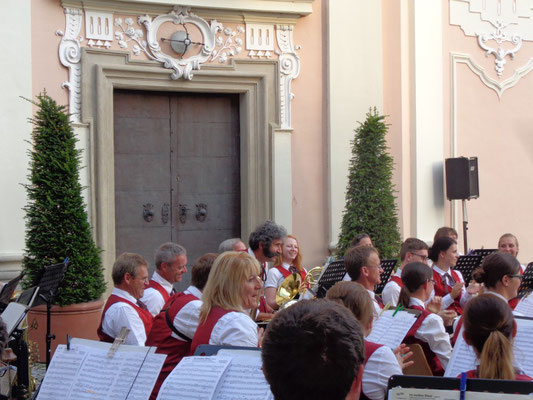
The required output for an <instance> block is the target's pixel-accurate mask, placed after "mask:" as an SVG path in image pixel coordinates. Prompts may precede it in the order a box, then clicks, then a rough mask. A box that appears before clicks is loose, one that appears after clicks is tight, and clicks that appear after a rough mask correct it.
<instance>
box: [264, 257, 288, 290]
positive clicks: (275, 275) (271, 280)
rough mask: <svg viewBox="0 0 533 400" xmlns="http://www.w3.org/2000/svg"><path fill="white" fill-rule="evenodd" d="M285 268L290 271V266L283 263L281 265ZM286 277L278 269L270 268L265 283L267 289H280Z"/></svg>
mask: <svg viewBox="0 0 533 400" xmlns="http://www.w3.org/2000/svg"><path fill="white" fill-rule="evenodd" d="M281 266H282V267H283V268H285V269H286V270H287V271H290V270H289V268H290V265H289V264H287V263H283V264H282V265H281ZM284 279H285V277H284V276H283V274H282V273H281V272H280V270H279V269H277V268H270V269H269V270H268V273H267V279H266V281H265V289H266V288H267V287H275V288H276V289H277V288H279V287H280V285H281V283H282V282H283V280H284Z"/></svg>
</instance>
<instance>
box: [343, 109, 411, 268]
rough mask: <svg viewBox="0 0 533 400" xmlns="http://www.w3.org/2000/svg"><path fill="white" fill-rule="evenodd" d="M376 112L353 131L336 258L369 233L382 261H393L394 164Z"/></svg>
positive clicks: (395, 236)
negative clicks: (359, 237)
mask: <svg viewBox="0 0 533 400" xmlns="http://www.w3.org/2000/svg"><path fill="white" fill-rule="evenodd" d="M384 119H385V117H384V116H382V115H379V114H378V112H377V110H376V109H375V108H374V110H371V111H369V112H368V113H367V114H366V120H365V122H364V123H362V124H360V126H359V127H358V128H357V129H356V131H355V138H354V139H353V141H352V158H351V160H350V169H349V176H348V187H347V191H346V207H345V210H344V215H343V218H342V226H341V234H340V237H339V243H338V249H339V255H344V253H345V251H346V250H347V249H348V248H349V247H350V245H351V242H352V239H353V238H354V237H355V236H356V235H357V234H359V233H368V234H369V235H370V237H371V238H372V242H373V243H374V246H375V247H376V248H377V249H378V250H379V253H380V256H381V258H382V259H385V258H396V257H398V253H399V251H400V232H399V230H398V216H397V213H396V204H395V202H394V200H395V196H394V187H393V185H392V181H391V180H392V168H393V160H392V157H391V156H390V155H389V154H388V152H387V144H386V141H385V136H386V134H387V125H386V124H385V123H384V122H383V120H384Z"/></svg>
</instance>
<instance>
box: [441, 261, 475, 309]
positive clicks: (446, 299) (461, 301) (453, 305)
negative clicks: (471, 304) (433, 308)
mask: <svg viewBox="0 0 533 400" xmlns="http://www.w3.org/2000/svg"><path fill="white" fill-rule="evenodd" d="M445 273H446V272H444V271H443V270H442V269H440V268H439V267H437V266H436V265H433V279H434V280H435V288H434V289H433V293H432V294H431V297H433V296H441V297H442V309H443V310H454V311H456V312H457V314H462V313H463V307H464V306H465V305H466V303H467V302H468V300H470V298H471V297H472V295H471V294H469V293H468V292H467V291H466V288H465V286H463V289H462V291H461V294H460V295H459V297H458V298H457V299H455V300H454V299H453V298H452V296H450V294H449V293H450V292H451V290H452V288H453V286H450V285H447V284H446V283H445V282H446V279H445V278H444V274H445ZM448 274H450V275H451V277H452V279H453V280H454V281H455V283H458V282H464V279H463V275H462V274H461V273H460V272H459V271H456V270H454V269H451V268H450V269H449V270H448Z"/></svg>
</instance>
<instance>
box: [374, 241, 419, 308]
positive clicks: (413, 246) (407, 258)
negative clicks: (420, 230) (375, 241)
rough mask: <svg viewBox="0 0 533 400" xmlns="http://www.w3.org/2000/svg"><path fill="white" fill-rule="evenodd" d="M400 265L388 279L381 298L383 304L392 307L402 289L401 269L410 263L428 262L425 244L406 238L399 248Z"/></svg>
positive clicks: (395, 303)
mask: <svg viewBox="0 0 533 400" xmlns="http://www.w3.org/2000/svg"><path fill="white" fill-rule="evenodd" d="M400 260H401V264H400V266H399V267H398V269H397V270H396V273H395V274H394V275H393V276H392V277H391V278H390V280H389V281H388V282H387V284H386V285H385V287H384V288H383V293H382V294H381V297H382V299H383V302H384V303H385V304H387V303H390V304H391V305H392V306H393V307H396V305H397V304H398V297H400V290H401V288H402V269H403V267H405V266H406V265H407V264H409V263H411V262H415V261H418V262H422V263H424V264H427V262H428V245H427V244H426V242H424V241H422V240H420V239H417V238H408V239H405V241H404V242H403V243H402V247H401V248H400Z"/></svg>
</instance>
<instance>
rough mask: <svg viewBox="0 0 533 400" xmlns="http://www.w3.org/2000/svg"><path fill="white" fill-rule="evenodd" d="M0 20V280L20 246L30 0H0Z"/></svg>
mask: <svg viewBox="0 0 533 400" xmlns="http://www.w3.org/2000/svg"><path fill="white" fill-rule="evenodd" d="M0 9H1V10H3V11H5V13H4V15H7V16H8V18H4V21H3V22H2V24H0V37H2V42H3V44H4V45H3V46H2V57H1V59H0V70H1V71H2V74H0V87H1V88H2V90H1V91H0V109H1V110H2V112H1V113H0V127H1V130H0V159H1V160H2V166H3V168H2V173H1V174H0V190H1V192H2V196H0V221H1V223H0V280H5V279H9V278H10V277H13V276H14V275H16V274H17V270H18V269H19V267H20V262H21V260H22V250H23V248H24V232H25V226H24V211H23V210H22V207H24V206H25V205H26V192H25V189H24V187H22V185H21V184H22V183H26V177H27V175H28V161H29V157H28V154H27V151H28V148H29V144H28V143H27V142H26V141H28V140H30V139H31V131H32V126H31V125H30V124H29V123H28V118H29V117H31V111H32V105H31V103H30V102H28V101H26V100H24V99H21V98H20V96H23V97H26V98H28V99H31V96H32V90H31V88H32V73H31V1H30V0H3V1H2V3H1V4H0Z"/></svg>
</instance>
